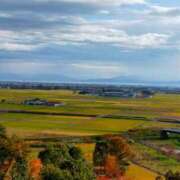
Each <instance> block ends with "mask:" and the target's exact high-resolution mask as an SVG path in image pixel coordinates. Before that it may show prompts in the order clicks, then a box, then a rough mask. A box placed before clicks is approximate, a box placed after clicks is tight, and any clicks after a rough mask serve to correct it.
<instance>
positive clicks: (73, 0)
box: [35, 0, 146, 5]
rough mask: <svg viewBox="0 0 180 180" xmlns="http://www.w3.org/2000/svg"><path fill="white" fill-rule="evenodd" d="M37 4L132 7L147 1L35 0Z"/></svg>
mask: <svg viewBox="0 0 180 180" xmlns="http://www.w3.org/2000/svg"><path fill="white" fill-rule="evenodd" d="M35 1H36V2H38V1H41V2H52V1H54V2H55V1H56V2H67V3H84V4H95V5H131V4H145V3H146V2H145V0H91V1H89V0H35Z"/></svg>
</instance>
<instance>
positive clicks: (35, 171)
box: [29, 159, 42, 180]
mask: <svg viewBox="0 0 180 180" xmlns="http://www.w3.org/2000/svg"><path fill="white" fill-rule="evenodd" d="M41 168H42V162H41V160H40V159H34V160H32V161H31V162H30V163H29V173H30V176H31V177H33V178H34V179H35V180H39V178H40V171H41Z"/></svg>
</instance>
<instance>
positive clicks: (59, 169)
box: [39, 145, 95, 180]
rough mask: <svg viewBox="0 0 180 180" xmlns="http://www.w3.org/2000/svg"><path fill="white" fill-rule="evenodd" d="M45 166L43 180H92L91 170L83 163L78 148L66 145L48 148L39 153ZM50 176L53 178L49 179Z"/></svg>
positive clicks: (42, 173)
mask: <svg viewBox="0 0 180 180" xmlns="http://www.w3.org/2000/svg"><path fill="white" fill-rule="evenodd" d="M39 158H40V159H41V161H42V162H43V164H44V165H45V167H44V168H43V169H42V172H41V176H42V179H43V180H46V179H48V178H49V179H48V180H51V179H53V180H56V179H58V180H61V179H62V180H72V179H74V180H93V179H95V178H94V174H93V169H92V168H91V167H90V166H89V164H88V163H87V162H86V161H85V159H84V158H83V156H82V152H81V150H80V149H79V148H77V147H74V146H68V145H60V146H49V147H47V148H46V149H45V150H44V151H42V152H40V153H39ZM51 176H52V177H53V178H51Z"/></svg>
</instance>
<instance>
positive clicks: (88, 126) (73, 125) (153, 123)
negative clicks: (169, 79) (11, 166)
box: [0, 89, 180, 180]
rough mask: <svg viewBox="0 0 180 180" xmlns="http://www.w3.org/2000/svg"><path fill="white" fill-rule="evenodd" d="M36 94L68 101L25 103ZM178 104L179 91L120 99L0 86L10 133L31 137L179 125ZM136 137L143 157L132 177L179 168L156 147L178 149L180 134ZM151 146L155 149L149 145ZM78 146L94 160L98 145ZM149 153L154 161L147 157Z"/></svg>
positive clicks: (1, 119)
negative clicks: (169, 137)
mask: <svg viewBox="0 0 180 180" xmlns="http://www.w3.org/2000/svg"><path fill="white" fill-rule="evenodd" d="M32 98H40V99H45V100H48V101H53V102H58V103H63V106H59V107H50V106H31V105H24V104H23V102H24V101H25V100H27V99H32ZM179 107H180V95H174V94H156V95H155V96H154V97H152V98H142V99H133V98H131V99H120V98H109V97H106V98H105V97H98V96H91V95H79V94H78V93H77V92H73V91H68V90H56V91H55V90H48V91H45V90H10V89H9V90H8V89H1V90H0V124H2V125H4V126H5V127H6V128H7V131H8V134H9V135H12V134H17V135H18V136H20V137H22V138H27V139H28V138H35V139H38V137H46V138H47V137H54V138H56V137H62V136H74V137H75V136H92V135H93V136H94V135H96V136H102V135H105V134H121V135H124V134H125V135H126V133H127V132H128V131H129V130H133V129H134V130H135V129H158V130H160V129H161V128H180V123H179V122H180V108H179ZM174 121H176V122H174ZM158 130H157V132H158ZM157 136H158V137H159V135H157ZM134 141H135V142H134V143H133V144H132V148H133V149H134V151H136V152H137V156H138V157H139V158H136V159H135V160H136V162H137V163H138V166H137V165H134V164H132V165H131V166H130V168H129V171H128V173H129V175H132V171H137V174H138V172H139V171H144V172H146V171H147V174H149V179H150V180H151V179H153V177H154V176H155V174H156V173H164V171H166V170H170V169H171V170H173V171H176V170H178V168H179V167H180V162H179V160H177V159H176V158H175V157H173V156H171V157H168V156H167V155H166V154H163V153H161V152H157V149H156V147H157V146H158V145H161V146H163V145H169V146H172V147H173V148H174V149H177V150H178V149H179V140H178V138H172V140H171V139H170V140H166V141H161V140H160V139H158V138H157V137H156V140H155V141H154V139H148V140H147V141H142V139H138V138H137V139H134ZM142 142H143V143H142ZM149 144H150V145H153V147H150V146H148V145H149ZM78 146H79V147H81V149H82V150H83V152H84V154H85V157H87V159H88V160H89V161H91V159H92V153H93V147H94V145H93V144H88V145H87V144H86V143H85V144H84V143H81V144H78ZM87 147H88V148H87ZM154 147H155V148H154ZM36 150H37V149H34V150H33V154H37V153H36ZM147 154H148V155H149V156H148V157H149V159H147V158H145V157H147V156H146V155H147ZM33 156H34V155H33ZM140 166H143V168H142V167H140ZM144 167H145V168H147V169H149V170H147V169H144ZM155 172H156V173H155ZM134 178H135V177H134Z"/></svg>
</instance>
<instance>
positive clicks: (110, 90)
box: [0, 81, 180, 106]
mask: <svg viewBox="0 0 180 180" xmlns="http://www.w3.org/2000/svg"><path fill="white" fill-rule="evenodd" d="M0 88H7V89H41V90H60V89H63V90H73V91H74V93H79V94H81V95H85V94H89V95H94V96H103V97H120V98H151V97H152V96H153V95H154V94H156V93H166V94H168V93H169V94H180V88H178V87H157V86H142V85H102V84H78V83H77V84H76V83H74V84H73V83H67V84H66V83H39V82H7V81H3V82H0ZM24 103H25V104H34V103H35V104H39V103H40V104H44V105H48V106H61V104H56V102H45V100H40V99H31V100H27V101H26V102H24Z"/></svg>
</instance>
